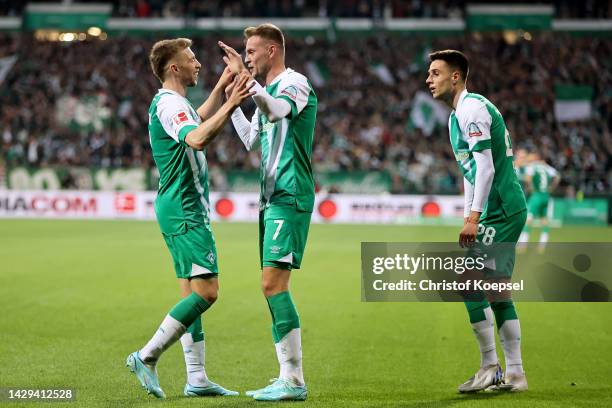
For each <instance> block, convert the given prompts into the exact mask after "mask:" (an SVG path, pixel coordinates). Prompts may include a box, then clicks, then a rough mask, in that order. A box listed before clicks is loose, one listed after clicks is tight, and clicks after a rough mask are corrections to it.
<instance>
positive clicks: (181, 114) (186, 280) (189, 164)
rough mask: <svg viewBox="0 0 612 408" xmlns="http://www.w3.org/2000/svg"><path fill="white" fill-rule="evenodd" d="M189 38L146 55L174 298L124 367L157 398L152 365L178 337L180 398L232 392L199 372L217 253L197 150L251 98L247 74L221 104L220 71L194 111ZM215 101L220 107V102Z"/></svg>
mask: <svg viewBox="0 0 612 408" xmlns="http://www.w3.org/2000/svg"><path fill="white" fill-rule="evenodd" d="M190 47H191V40H189V39H187V38H178V39H173V40H163V41H159V42H157V43H155V45H153V48H152V49H151V54H150V56H149V60H150V63H151V68H152V69H153V73H154V74H155V76H156V77H157V78H158V79H159V81H160V82H161V83H162V86H161V88H160V89H159V90H158V91H157V94H156V95H155V96H154V97H153V101H152V102H151V106H150V107H149V139H150V143H151V150H152V153H153V158H154V159H155V164H156V165H157V168H158V169H159V191H158V194H157V198H156V200H155V214H156V216H157V220H158V222H159V226H160V229H161V233H162V236H163V237H164V240H165V241H166V245H167V246H168V249H169V251H170V253H171V255H172V258H173V261H174V268H175V272H176V277H177V278H178V281H179V288H180V291H181V297H182V300H180V301H179V302H178V303H177V304H176V305H175V306H174V307H173V308H172V309H171V310H170V311H169V312H168V314H167V315H166V317H165V318H164V319H163V321H162V323H161V325H160V326H159V329H158V330H157V331H156V332H155V334H154V335H153V337H152V338H151V339H150V340H149V342H148V343H147V344H145V345H144V347H142V348H141V349H140V350H138V351H135V352H134V353H132V354H130V355H129V356H128V358H127V366H128V367H129V368H130V370H131V371H132V372H133V373H134V374H135V375H136V377H137V378H138V380H139V381H140V383H141V385H142V387H143V388H144V389H145V390H146V391H147V393H148V394H153V395H154V396H156V397H157V398H164V397H165V394H164V392H163V391H162V389H161V387H160V385H159V381H158V378H157V370H156V365H157V362H158V361H159V358H160V357H161V355H162V353H163V352H164V351H166V349H168V347H170V346H171V345H172V344H173V343H175V342H176V341H177V340H178V339H179V338H180V340H181V344H182V346H183V353H184V357H185V364H186V366H187V384H186V385H185V388H184V394H185V395H187V396H209V395H227V396H231V395H238V393H237V392H235V391H229V390H226V389H225V388H223V387H221V386H220V385H217V384H215V383H214V382H212V381H210V380H209V379H208V377H207V375H206V371H205V369H204V333H203V331H202V323H201V318H200V315H201V314H202V313H204V312H205V311H206V310H208V308H210V307H211V306H212V304H213V303H214V302H215V301H216V300H217V293H218V289H219V283H218V268H217V251H216V248H215V239H214V237H213V233H212V229H211V226H210V214H209V201H208V167H207V164H206V156H205V152H204V149H205V148H206V146H207V145H208V144H209V143H210V142H212V141H213V140H214V138H215V137H216V136H217V134H219V133H220V132H221V130H222V129H223V126H224V125H225V123H226V122H227V121H228V120H229V118H230V115H231V114H232V112H233V111H234V109H236V108H237V107H238V106H240V104H241V103H242V101H244V100H245V99H246V98H248V97H249V96H251V93H250V91H249V87H248V85H247V81H248V79H249V77H248V75H242V76H240V77H238V78H237V80H236V81H237V83H236V86H234V88H233V91H232V93H231V94H230V95H229V97H228V99H227V101H226V102H225V103H223V104H222V102H223V95H224V89H225V87H226V86H227V85H228V84H230V83H231V82H232V80H234V79H235V78H234V74H232V73H231V71H230V70H229V69H225V70H224V72H223V74H222V75H221V78H220V79H219V82H218V83H217V84H216V85H215V87H214V89H213V91H212V92H211V94H210V96H209V98H208V99H207V100H206V101H205V102H204V103H203V104H202V105H201V106H200V107H199V108H197V109H195V108H194V107H193V106H192V105H191V103H190V102H189V101H188V100H187V98H186V97H185V95H186V93H187V87H192V86H195V85H196V84H197V81H198V72H199V71H200V68H201V65H200V63H199V62H198V60H197V59H196V57H195V55H194V53H193V51H192V50H191V48H190ZM221 104H222V105H221Z"/></svg>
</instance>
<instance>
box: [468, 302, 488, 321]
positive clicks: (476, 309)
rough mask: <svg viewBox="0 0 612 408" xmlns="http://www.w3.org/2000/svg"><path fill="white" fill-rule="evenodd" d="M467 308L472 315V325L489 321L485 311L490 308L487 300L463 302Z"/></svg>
mask: <svg viewBox="0 0 612 408" xmlns="http://www.w3.org/2000/svg"><path fill="white" fill-rule="evenodd" d="M463 303H465V307H466V308H467V311H468V314H469V315H470V323H472V324H474V323H478V322H482V321H483V320H487V317H486V315H485V309H486V308H488V307H489V302H488V301H487V300H486V299H485V300H481V301H477V302H463Z"/></svg>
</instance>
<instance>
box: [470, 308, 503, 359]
mask: <svg viewBox="0 0 612 408" xmlns="http://www.w3.org/2000/svg"><path fill="white" fill-rule="evenodd" d="M483 312H484V314H485V317H486V319H485V320H482V321H480V322H477V323H472V330H473V331H474V335H475V336H476V340H478V345H479V347H480V367H486V366H490V365H493V364H497V361H498V360H497V353H496V351H495V328H494V325H495V320H494V318H493V311H492V310H491V308H490V307H487V308H486V309H484V310H483Z"/></svg>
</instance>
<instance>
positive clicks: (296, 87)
mask: <svg viewBox="0 0 612 408" xmlns="http://www.w3.org/2000/svg"><path fill="white" fill-rule="evenodd" d="M310 91H311V88H310V84H309V83H308V80H307V79H306V77H305V76H304V75H302V74H299V73H297V72H293V73H291V74H289V75H287V77H286V78H284V79H282V80H281V81H280V83H279V84H278V91H277V92H276V97H277V98H282V99H284V100H286V101H287V102H289V105H291V113H290V118H294V117H296V116H297V115H299V114H300V112H302V110H303V109H304V107H305V106H306V104H307V103H308V95H310Z"/></svg>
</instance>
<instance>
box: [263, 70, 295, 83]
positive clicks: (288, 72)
mask: <svg viewBox="0 0 612 408" xmlns="http://www.w3.org/2000/svg"><path fill="white" fill-rule="evenodd" d="M292 72H295V71H293V70H292V69H291V68H285V70H284V71H283V72H281V73H280V74H278V75H277V76H275V77H274V79H273V80H272V81H270V83H269V84H268V85H266V86H270V85H274V84H275V83H277V82H278V81H280V80H281V79H283V76H284V75H288V74H290V73H292Z"/></svg>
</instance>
